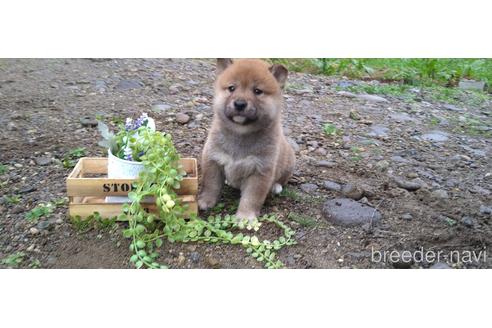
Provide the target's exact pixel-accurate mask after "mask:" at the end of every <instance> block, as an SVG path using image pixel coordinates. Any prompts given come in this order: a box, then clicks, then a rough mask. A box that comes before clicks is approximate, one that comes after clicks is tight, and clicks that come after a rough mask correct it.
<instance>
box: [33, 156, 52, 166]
mask: <svg viewBox="0 0 492 328" xmlns="http://www.w3.org/2000/svg"><path fill="white" fill-rule="evenodd" d="M34 162H36V164H37V165H39V166H46V165H48V164H50V163H51V158H49V157H36V158H34Z"/></svg>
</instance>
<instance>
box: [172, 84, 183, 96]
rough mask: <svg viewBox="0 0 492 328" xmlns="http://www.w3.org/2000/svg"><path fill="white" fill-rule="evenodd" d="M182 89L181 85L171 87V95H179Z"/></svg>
mask: <svg viewBox="0 0 492 328" xmlns="http://www.w3.org/2000/svg"><path fill="white" fill-rule="evenodd" d="M181 89H182V87H181V85H180V84H173V85H171V86H170V87H169V93H170V94H172V95H175V94H178V93H179V92H180V90H181Z"/></svg>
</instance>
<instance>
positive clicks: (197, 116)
mask: <svg viewBox="0 0 492 328" xmlns="http://www.w3.org/2000/svg"><path fill="white" fill-rule="evenodd" d="M201 120H203V114H196V115H195V121H201Z"/></svg>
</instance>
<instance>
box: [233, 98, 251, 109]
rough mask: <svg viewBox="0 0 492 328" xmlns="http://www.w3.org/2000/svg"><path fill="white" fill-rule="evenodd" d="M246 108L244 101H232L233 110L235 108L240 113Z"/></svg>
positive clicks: (246, 104)
mask: <svg viewBox="0 0 492 328" xmlns="http://www.w3.org/2000/svg"><path fill="white" fill-rule="evenodd" d="M246 106H248V102H247V101H246V100H244V99H237V100H234V108H236V109H237V110H238V111H242V110H244V109H245V108H246Z"/></svg>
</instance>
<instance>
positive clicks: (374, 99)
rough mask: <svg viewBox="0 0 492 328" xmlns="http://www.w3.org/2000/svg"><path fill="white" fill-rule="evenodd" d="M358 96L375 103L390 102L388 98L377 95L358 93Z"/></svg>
mask: <svg viewBox="0 0 492 328" xmlns="http://www.w3.org/2000/svg"><path fill="white" fill-rule="evenodd" d="M357 98H359V99H362V100H366V101H370V102H375V103H379V102H389V101H388V99H386V98H383V97H380V96H376V95H365V94H364V95H357Z"/></svg>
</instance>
